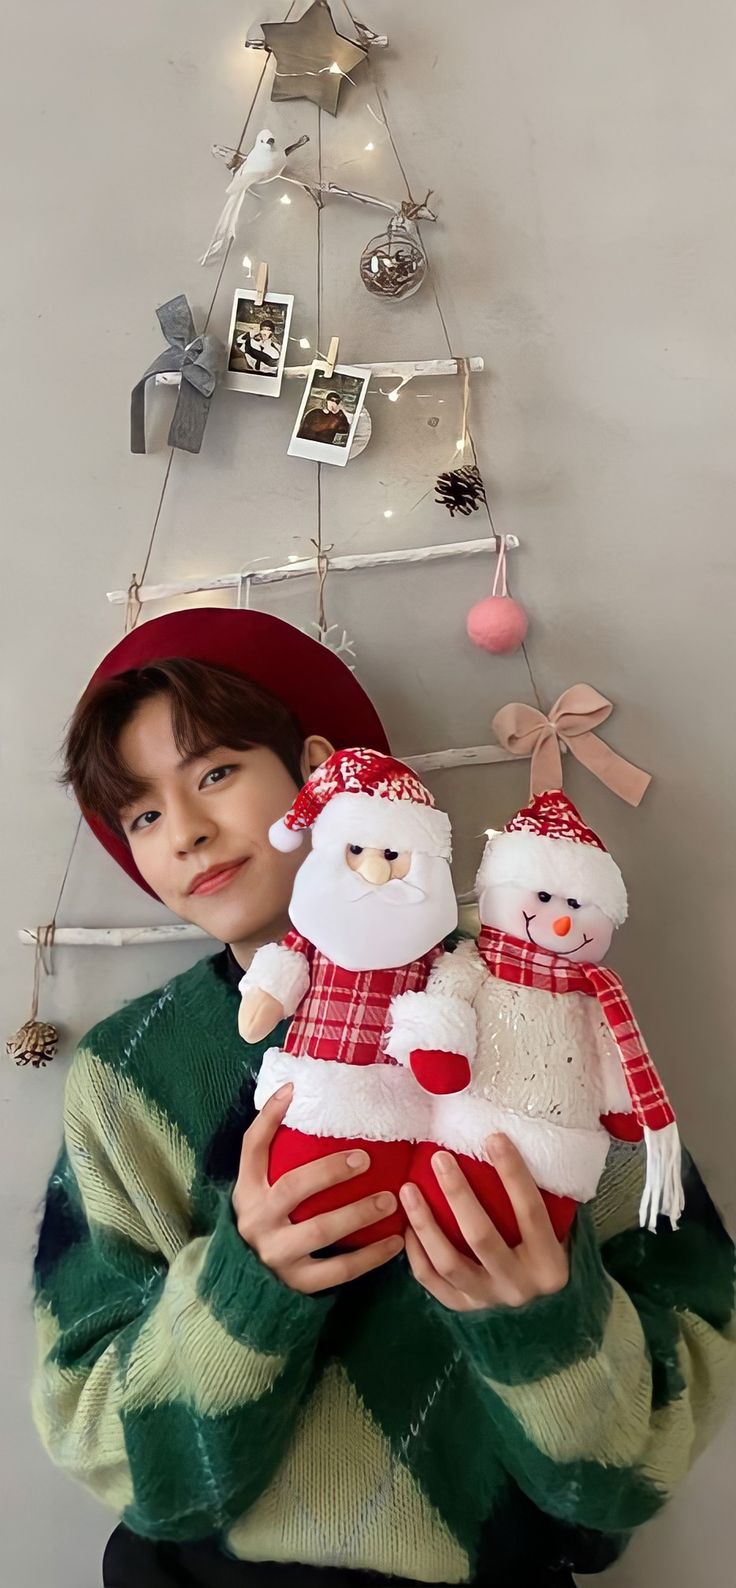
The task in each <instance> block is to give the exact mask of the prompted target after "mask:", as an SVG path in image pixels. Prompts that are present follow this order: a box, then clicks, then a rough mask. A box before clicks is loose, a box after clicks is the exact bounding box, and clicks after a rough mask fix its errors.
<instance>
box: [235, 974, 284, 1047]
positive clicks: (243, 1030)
mask: <svg viewBox="0 0 736 1588" xmlns="http://www.w3.org/2000/svg"><path fill="white" fill-rule="evenodd" d="M283 1018H284V1006H283V1004H281V1003H279V1000H278V998H272V996H271V994H270V993H267V992H264V991H263V989H262V988H260V987H249V988H248V989H247V991H246V992H245V993H244V994H243V997H242V999H241V1002H240V1009H239V1011H238V1030H239V1032H240V1035H241V1037H242V1038H243V1041H244V1042H262V1040H263V1038H264V1037H267V1036H268V1033H269V1031H273V1028H274V1026H277V1025H278V1024H279V1021H281V1020H283Z"/></svg>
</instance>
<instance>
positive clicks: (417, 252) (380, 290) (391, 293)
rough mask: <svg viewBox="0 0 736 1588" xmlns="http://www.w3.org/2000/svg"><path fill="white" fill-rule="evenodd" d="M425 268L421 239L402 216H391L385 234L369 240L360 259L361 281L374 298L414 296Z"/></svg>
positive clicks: (396, 298) (414, 227) (426, 266)
mask: <svg viewBox="0 0 736 1588" xmlns="http://www.w3.org/2000/svg"><path fill="white" fill-rule="evenodd" d="M428 268H429V261H428V259H427V255H426V254H425V252H424V247H423V244H422V239H421V237H420V236H419V233H418V231H417V228H416V226H415V225H414V222H413V221H410V220H409V219H408V218H407V217H406V216H405V215H394V216H392V218H391V220H390V221H389V223H388V226H387V227H386V230H385V232H381V234H380V236H379V237H372V238H371V240H370V242H369V243H366V245H365V248H364V249H363V252H362V254H361V256H360V279H361V281H362V283H363V286H364V287H366V288H367V290H368V292H372V293H373V294H374V295H375V297H377V298H393V299H395V300H397V301H399V300H403V299H404V298H411V297H413V295H414V293H415V292H418V291H419V288H420V287H421V285H422V282H423V281H424V278H425V276H426V274H427V270H428Z"/></svg>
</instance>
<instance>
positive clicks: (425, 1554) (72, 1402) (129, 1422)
mask: <svg viewBox="0 0 736 1588" xmlns="http://www.w3.org/2000/svg"><path fill="white" fill-rule="evenodd" d="M361 742H362V743H364V744H366V745H368V746H372V747H374V748H376V749H383V748H385V747H386V738H385V735H384V732H383V729H382V727H381V724H380V722H379V720H378V718H377V716H376V714H375V712H374V710H373V708H372V706H371V704H370V702H369V701H368V700H367V698H366V696H365V695H364V694H363V692H362V690H361V688H360V686H359V685H358V683H357V682H356V680H355V679H354V678H353V676H352V675H351V674H350V672H349V671H348V669H347V668H345V667H344V665H343V663H342V662H340V661H339V660H338V659H337V658H336V657H335V656H334V655H332V653H331V652H329V651H327V650H325V649H324V648H323V647H320V646H319V645H318V644H317V643H316V642H314V641H312V640H310V639H307V638H306V637H305V636H304V635H302V634H300V633H298V632H297V631H296V630H294V629H291V628H290V627H289V626H288V625H287V624H284V623H281V622H280V621H279V620H278V619H275V618H271V617H268V616H265V615H263V614H260V613H251V612H226V611H222V610H214V611H207V610H203V609H200V610H198V611H193V612H188V613H174V614H170V615H168V616H166V617H163V618H159V619H157V620H155V621H153V622H150V623H146V624H144V625H142V626H141V627H140V628H138V629H135V630H134V631H133V632H132V633H131V634H129V635H127V636H126V638H125V639H124V640H123V641H122V642H121V643H120V644H119V645H118V646H116V647H115V649H114V650H113V651H112V652H111V653H110V655H109V656H108V657H107V658H106V659H105V660H104V662H103V663H102V664H101V666H100V667H99V668H98V670H97V672H96V674H95V676H94V678H93V680H92V682H91V684H90V685H89V687H88V689H87V691H86V692H85V695H84V696H83V698H82V700H81V702H80V704H79V706H78V707H77V710H76V713H75V715H74V718H73V721H72V724H71V728H70V731H69V736H68V743H67V771H68V776H69V778H70V780H71V782H72V785H73V787H74V789H75V791H76V793H77V796H78V798H79V800H80V803H81V805H82V808H83V810H84V811H85V814H86V816H87V820H88V821H89V823H90V825H91V826H92V827H93V829H94V831H95V832H96V833H97V835H98V837H99V838H100V839H101V841H102V842H103V844H104V845H105V847H106V848H107V849H108V851H109V852H110V853H111V854H113V855H114V856H115V858H116V859H117V860H118V861H119V863H120V864H121V865H122V866H123V867H124V869H125V870H126V872H127V873H128V875H129V876H131V877H133V878H134V879H135V880H136V881H138V882H139V883H140V884H141V885H142V886H143V887H144V888H146V889H147V890H148V891H149V892H150V893H153V894H155V895H157V896H158V897H159V898H160V899H162V900H163V901H164V903H165V904H166V905H168V906H169V908H171V909H172V910H174V911H175V912H176V913H177V914H178V915H180V916H181V917H182V918H183V919H185V920H187V921H192V922H195V923H196V924H198V925H200V926H202V927H204V928H205V929H206V931H208V932H209V933H211V935H212V936H213V937H214V938H218V939H220V941H222V942H223V943H225V944H226V945H227V946H226V947H225V949H224V950H223V951H222V952H220V953H218V954H217V955H215V956H214V957H213V958H205V959H203V960H201V961H200V963H199V964H197V965H196V966H195V967H194V968H193V969H192V970H189V971H186V972H185V973H184V974H183V975H181V976H178V977H176V978H175V979H174V980H173V981H171V982H169V983H168V984H167V985H166V986H165V987H163V988H162V989H161V990H160V991H158V992H156V993H154V994H152V995H146V996H145V997H143V998H140V999H138V1000H137V1001H136V1002H134V1003H132V1004H129V1005H128V1006H126V1007H125V1008H124V1009H122V1010H120V1011H119V1012H118V1013H117V1014H115V1015H112V1016H110V1018H108V1019H107V1020H103V1021H102V1022H101V1023H100V1024H99V1025H98V1026H96V1027H95V1028H94V1029H93V1030H92V1031H90V1032H89V1033H88V1035H87V1036H86V1037H85V1039H84V1040H83V1041H82V1043H81V1044H80V1046H79V1049H78V1051H77V1053H76V1056H75V1058H74V1062H73V1064H72V1067H71V1071H70V1074H69V1079H68V1086H67V1095H66V1107H65V1142H64V1147H63V1150H62V1152H61V1154H60V1156H59V1159H58V1161H57V1164H56V1166H55V1169H54V1172H53V1174H52V1177H51V1181H50V1185H49V1189H48V1196H47V1202H46V1210H45V1215H44V1220H43V1225H42V1229H41V1234H40V1240H39V1247H38V1255H37V1261H36V1317H37V1329H38V1342H39V1362H38V1369H37V1373H36V1378H35V1386H34V1411H35V1417H36V1422H37V1426H38V1428H39V1431H40V1434H41V1437H42V1439H43V1441H44V1444H45V1446H46V1448H47V1450H48V1451H49V1453H50V1455H51V1456H52V1457H53V1459H54V1460H55V1461H57V1462H58V1463H59V1464H60V1465H61V1466H63V1467H64V1468H65V1469H66V1470H67V1471H68V1472H69V1473H70V1474H71V1475H73V1476H75V1477H77V1478H79V1479H80V1480H81V1481H82V1482H83V1483H85V1484H86V1485H87V1486H88V1487H89V1488H90V1489H91V1490H92V1491H93V1492H94V1493H95V1494H97V1495H98V1496H99V1498H100V1499H102V1500H104V1501H105V1502H106V1503H108V1504H110V1505H111V1506H113V1507H114V1508H115V1509H116V1510H117V1511H118V1512H122V1516H123V1523H122V1524H121V1526H120V1527H118V1529H117V1530H116V1532H115V1533H114V1534H113V1537H112V1539H111V1540H110V1544H109V1546H108V1549H107V1552H106V1557H105V1565H104V1582H105V1584H106V1585H107V1588H167V1585H174V1584H182V1585H183V1584H186V1585H188V1588H196V1585H202V1588H205V1585H206V1588H224V1585H228V1588H306V1585H308V1584H310V1585H311V1584H313V1585H314V1588H323V1585H324V1588H330V1585H334V1588H360V1585H362V1584H369V1583H372V1584H375V1582H376V1576H375V1574H379V1577H381V1576H382V1577H387V1578H390V1579H391V1581H392V1582H393V1584H394V1588H399V1585H401V1584H408V1583H416V1582H422V1583H435V1584H449V1583H476V1584H478V1585H481V1584H486V1585H487V1588H511V1585H513V1588H553V1585H557V1588H563V1585H565V1584H568V1585H569V1584H572V1581H573V1579H572V1577H571V1575H570V1572H571V1570H573V1569H576V1570H579V1571H582V1572H595V1571H597V1570H600V1569H602V1568H603V1567H604V1566H605V1565H606V1564H608V1563H609V1562H610V1561H611V1560H612V1559H614V1558H615V1556H616V1555H617V1554H618V1553H619V1551H620V1550H621V1549H622V1547H623V1545H624V1544H625V1542H626V1539H627V1536H628V1535H629V1534H630V1533H631V1531H632V1530H633V1529H634V1528H635V1527H636V1526H638V1524H639V1523H641V1522H643V1521H645V1520H646V1519H647V1518H648V1517H649V1516H651V1515H653V1514H654V1513H655V1512H656V1511H657V1510H659V1508H660V1507H661V1506H662V1504H663V1503H664V1502H665V1500H666V1499H667V1497H668V1495H669V1494H670V1492H671V1491H672V1489H673V1488H674V1486H675V1484H676V1483H677V1481H678V1480H679V1479H680V1478H681V1477H682V1476H683V1475H684V1473H685V1472H686V1470H687V1468H688V1466H689V1464H690V1462H691V1461H692V1459H693V1457H694V1455H695V1454H696V1452H697V1450H698V1449H699V1448H700V1447H701V1446H702V1444H703V1442H704V1439H705V1438H706V1437H707V1435H708V1433H709V1432H710V1429H711V1428H712V1426H713V1422H714V1420H715V1416H716V1414H717V1412H718V1410H719V1408H720V1405H721V1404H722V1403H723V1401H724V1399H725V1396H726V1389H727V1385H728V1384H729V1382H730V1380H731V1379H732V1377H733V1375H734V1354H735V1352H734V1345H733V1343H729V1341H731V1342H732V1341H733V1318H732V1310H731V1309H732V1272H733V1263H732V1250H731V1246H730V1243H729V1241H728V1239H727V1237H726V1236H725V1234H724V1232H723V1229H722V1228H721V1225H720V1223H719V1220H718V1217H717V1215H716V1213H715V1210H714V1209H713V1206H712V1204H711V1202H710V1200H709V1198H708V1196H707V1193H706V1192H705V1189H704V1187H703V1185H702V1182H701V1181H700V1180H699V1178H698V1176H697V1173H696V1172H695V1170H694V1168H693V1167H692V1165H690V1166H689V1168H688V1171H687V1174H686V1184H687V1208H686V1212H685V1216H684V1219H683V1221H682V1225H681V1228H680V1230H679V1231H678V1232H677V1233H676V1234H673V1233H672V1232H671V1231H669V1229H662V1230H661V1232H660V1233H658V1234H657V1235H656V1236H655V1235H650V1234H649V1233H647V1232H645V1231H642V1230H640V1229H639V1228H638V1223H637V1207H638V1201H639V1194H640V1188H641V1183H642V1161H641V1153H640V1150H639V1149H638V1148H637V1147H634V1146H630V1145H628V1144H625V1143H623V1144H617V1145H616V1146H615V1147H614V1148H613V1149H612V1155H611V1158H610V1160H609V1165H608V1168H607V1172H606V1175H605V1177H604V1180H603V1182H602V1185H601V1188H600V1192H599V1195H598V1198H597V1200H596V1203H595V1204H594V1205H593V1206H592V1208H589V1209H583V1210H582V1211H581V1213H580V1215H579V1218H578V1221H577V1224H576V1227H575V1230H574V1232H573V1236H572V1239H571V1241H570V1245H569V1250H564V1249H563V1248H562V1247H560V1245H559V1244H558V1242H557V1241H556V1240H555V1238H554V1235H553V1233H552V1230H551V1227H550V1224H549V1220H548V1218H547V1215H546V1212H545V1210H544V1207H543V1205H542V1203H541V1199H540V1197H539V1193H538V1192H537V1191H536V1190H535V1187H534V1184H533V1182H532V1180H531V1178H530V1176H529V1174H528V1173H527V1171H526V1169H525V1167H524V1165H523V1163H522V1161H521V1160H520V1159H519V1158H518V1156H517V1155H516V1154H515V1153H514V1152H513V1150H512V1149H511V1148H510V1146H509V1145H508V1144H506V1145H504V1141H503V1139H498V1140H496V1141H495V1143H494V1148H493V1150H494V1156H495V1162H496V1164H497V1166H498V1169H499V1172H500V1174H501V1175H502V1177H503V1179H504V1182H505V1184H506V1187H507V1189H508V1193H509V1196H510V1198H511V1200H512V1202H513V1205H514V1208H515V1211H516V1214H517V1218H518V1221H519V1225H520V1228H521V1230H522V1235H523V1239H522V1243H521V1245H520V1246H519V1247H516V1248H514V1250H513V1251H512V1250H509V1249H508V1248H507V1247H506V1246H505V1245H504V1243H503V1242H502V1241H501V1239H500V1238H499V1237H498V1236H497V1234H496V1232H495V1231H494V1229H493V1226H492V1225H491V1224H490V1223H489V1221H488V1220H487V1219H486V1218H485V1216H484V1215H483V1214H482V1212H481V1210H480V1208H479V1207H478V1205H477V1203H476V1202H475V1200H474V1197H473V1195H472V1192H471V1191H470V1188H469V1187H468V1186H467V1184H466V1183H465V1182H464V1181H463V1179H462V1177H461V1176H459V1175H458V1173H457V1171H456V1172H455V1173H454V1174H453V1173H452V1172H450V1173H449V1174H448V1173H447V1168H446V1166H443V1164H442V1163H441V1162H438V1163H437V1166H436V1167H437V1172H438V1174H442V1173H443V1168H444V1178H443V1182H442V1183H443V1185H444V1187H445V1190H446V1194H447V1195H448V1197H449V1199H450V1200H451V1202H452V1205H453V1208H454V1210H455V1212H456V1216H457V1218H458V1221H459V1222H460V1224H461V1227H462V1228H463V1231H464V1233H465V1234H466V1238H467V1239H468V1242H469V1244H470V1246H471V1248H472V1249H473V1250H474V1251H475V1252H476V1254H477V1259H478V1260H477V1261H476V1262H473V1263H471V1262H470V1261H469V1260H466V1259H463V1258H460V1257H459V1256H458V1255H457V1254H456V1253H455V1252H454V1250H453V1249H452V1248H450V1247H449V1246H448V1245H447V1243H446V1242H445V1241H444V1238H443V1237H442V1235H441V1233H440V1231H439V1230H438V1228H437V1226H436V1225H435V1224H434V1221H433V1219H432V1217H431V1216H430V1214H429V1211H428V1208H427V1206H426V1204H424V1202H423V1200H422V1198H421V1197H420V1196H419V1194H418V1193H417V1192H416V1191H415V1192H414V1194H413V1196H412V1192H411V1188H410V1187H405V1188H403V1190H402V1200H403V1201H404V1203H405V1206H406V1209H407V1212H408V1215H409V1218H410V1220H411V1228H410V1232H409V1234H408V1236H407V1240H406V1246H405V1249H404V1250H402V1249H401V1247H402V1242H401V1238H400V1237H394V1238H393V1239H392V1240H387V1241H382V1242H380V1243H379V1244H373V1245H369V1246H366V1247H363V1248H358V1249H357V1250H350V1251H343V1252H339V1253H337V1255H336V1254H335V1251H334V1246H335V1242H336V1241H338V1240H339V1239H340V1237H341V1236H343V1235H345V1234H346V1233H347V1232H349V1231H352V1230H355V1229H358V1228H362V1227H364V1226H367V1225H369V1224H371V1223H375V1222H376V1219H377V1215H378V1213H379V1212H380V1213H385V1212H386V1211H387V1210H390V1208H391V1207H395V1199H392V1198H389V1201H388V1204H384V1203H383V1202H380V1203H377V1201H376V1195H375V1192H374V1195H372V1196H371V1197H364V1198H362V1199H359V1200H358V1201H357V1202H349V1203H348V1204H347V1205H345V1206H343V1207H340V1208H338V1209H337V1211H335V1212H332V1213H329V1214H328V1215H326V1216H324V1217H322V1218H320V1219H319V1220H310V1221H305V1222H303V1223H300V1224H292V1223H291V1222H290V1219H289V1214H290V1211H291V1210H292V1209H293V1208H295V1207H296V1206H297V1205H298V1204H299V1203H300V1202H302V1201H303V1200H304V1199H305V1197H306V1196H308V1195H310V1194H312V1193H313V1192H315V1191H317V1190H319V1189H321V1188H322V1187H324V1186H325V1185H328V1184H329V1185H333V1186H334V1185H336V1184H339V1183H341V1182H348V1181H350V1180H352V1179H355V1178H356V1177H359V1176H360V1175H361V1174H362V1173H365V1172H366V1168H367V1164H366V1162H365V1161H364V1160H363V1159H361V1158H359V1159H358V1161H357V1162H355V1161H352V1160H351V1158H350V1157H346V1155H345V1154H341V1153H337V1154H336V1155H333V1156H332V1157H330V1158H327V1159H324V1160H321V1161H320V1162H318V1163H316V1164H309V1165H305V1166H302V1167H300V1168H298V1169H296V1170H294V1171H292V1172H291V1174H289V1175H286V1176H284V1178H283V1179H281V1180H280V1181H278V1183H277V1184H276V1185H274V1186H273V1187H270V1186H269V1185H268V1182H267V1176H266V1166H267V1160H268V1147H269V1142H270V1140H271V1138H272V1136H273V1134H274V1133H275V1131H276V1129H277V1128H278V1125H279V1122H280V1120H281V1119H282V1117H283V1114H284V1112H285V1110H286V1107H287V1106H288V1092H287V1095H286V1096H285V1097H279V1096H276V1097H275V1098H273V1099H271V1100H270V1101H269V1103H268V1104H267V1106H266V1107H265V1108H264V1110H263V1112H262V1113H261V1114H260V1115H259V1116H257V1117H255V1115H254V1108H253V1090H254V1079H255V1076H256V1074H257V1071H258V1068H259V1065H260V1061H261V1057H262V1051H263V1046H264V1045H260V1046H257V1047H256V1046H253V1047H248V1046H247V1045H246V1044H244V1043H243V1042H242V1041H241V1040H240V1038H239V1036H238V1030H237V1016H238V1007H239V995H238V991H237V986H238V982H239V981H240V978H241V976H242V972H243V968H244V967H247V965H248V963H249V961H250V958H251V956H252V954H253V952H254V950H255V948H256V947H257V946H258V945H259V944H260V943H262V942H263V941H265V940H267V939H268V940H270V939H272V938H274V937H277V936H279V935H280V934H281V933H282V931H283V930H284V929H285V927H286V924H287V914H286V912H287V906H288V902H289V896H290V890H291V885H292V881H293V878H294V875H295V870H296V867H297V865H298V863H299V861H298V853H299V852H296V854H295V853H294V852H292V853H291V854H287V855H285V854H282V853H279V852H277V851H276V850H274V849H272V848H271V846H270V844H269V842H268V836H267V835H268V829H269V826H270V824H271V823H272V822H273V821H274V820H275V819H276V818H278V817H279V816H281V815H282V814H283V812H284V811H285V810H286V809H287V807H288V806H289V805H290V804H291V801H292V799H293V796H294V793H295V790H296V787H297V785H298V783H299V782H300V780H301V779H303V778H304V777H305V775H306V774H307V773H308V772H309V770H310V768H312V767H314V766H315V765H317V764H319V763H320V761H321V759H323V758H324V757H325V756H326V755H327V754H328V752H329V748H330V746H335V747H344V746H347V745H349V744H353V743H361ZM280 1036H283V1027H282V1028H281V1031H280ZM274 1040H276V1041H277V1042H278V1041H279V1033H276V1034H274V1035H272V1036H271V1037H270V1038H269V1039H268V1042H269V1043H273V1041H274ZM440 1156H441V1155H440ZM320 1254H321V1255H320Z"/></svg>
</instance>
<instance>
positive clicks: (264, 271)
mask: <svg viewBox="0 0 736 1588" xmlns="http://www.w3.org/2000/svg"><path fill="white" fill-rule="evenodd" d="M267 292H268V265H267V264H265V263H264V262H263V260H262V261H261V263H260V265H259V266H258V272H257V274H256V297H255V303H256V308H257V309H261V308H263V300H264V298H265V296H266V293H267Z"/></svg>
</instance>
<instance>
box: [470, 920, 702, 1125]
mask: <svg viewBox="0 0 736 1588" xmlns="http://www.w3.org/2000/svg"><path fill="white" fill-rule="evenodd" d="M478 952H479V953H480V955H481V956H482V958H483V960H484V961H485V964H486V965H487V966H488V969H489V971H490V972H491V974H492V975H493V976H497V977H498V979H499V981H508V982H514V983H515V984H516V986H517V987H538V988H539V989H540V990H541V991H543V992H552V993H569V992H578V993H587V995H588V997H589V998H597V999H598V1002H599V1004H600V1006H601V1009H602V1010H603V1014H604V1015H605V1018H606V1020H607V1022H608V1025H609V1026H610V1028H611V1033H612V1035H613V1038H614V1040H615V1042H616V1046H617V1047H618V1050H619V1053H620V1054H621V1064H622V1067H623V1072H624V1077H625V1080H626V1085H627V1086H628V1089H629V1095H630V1097H631V1104H632V1108H633V1110H634V1113H635V1115H636V1118H637V1119H638V1121H639V1124H640V1125H646V1126H647V1127H648V1128H649V1130H662V1129H663V1128H664V1126H665V1125H671V1124H672V1122H673V1120H674V1117H675V1116H674V1113H673V1111H672V1108H671V1106H670V1102H669V1099H668V1097H667V1094H666V1092H665V1090H664V1087H663V1085H662V1082H661V1081H660V1079H659V1076H658V1074H657V1071H656V1070H655V1068H654V1064H653V1063H652V1060H651V1058H650V1056H649V1052H648V1049H647V1046H646V1043H645V1041H644V1038H643V1036H642V1034H641V1031H640V1030H639V1027H638V1025H637V1023H636V1020H635V1019H634V1012H633V1010H632V1008H631V1004H630V1003H629V1000H628V998H627V997H626V993H625V992H624V988H623V983H622V981H621V977H620V976H617V975H616V972H615V971H614V970H608V969H607V968H606V967H605V966H603V965H584V964H576V963H573V962H572V961H571V960H568V959H562V958H561V957H560V955H558V954H553V953H550V952H549V950H548V949H546V948H537V946H536V944H534V943H522V942H521V941H520V940H519V939H518V938H516V937H510V936H509V934H508V933H507V932H501V931H499V929H498V927H495V926H484V927H483V929H482V931H481V934H480V937H479V938H478Z"/></svg>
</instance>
